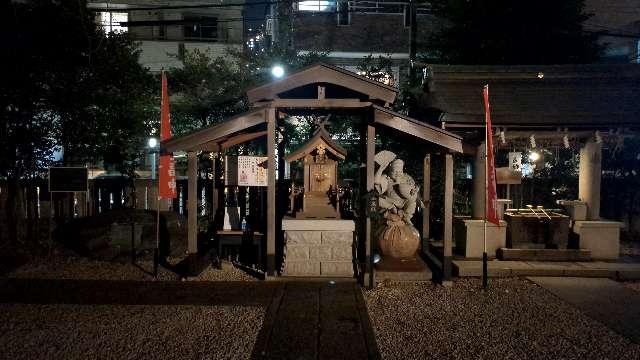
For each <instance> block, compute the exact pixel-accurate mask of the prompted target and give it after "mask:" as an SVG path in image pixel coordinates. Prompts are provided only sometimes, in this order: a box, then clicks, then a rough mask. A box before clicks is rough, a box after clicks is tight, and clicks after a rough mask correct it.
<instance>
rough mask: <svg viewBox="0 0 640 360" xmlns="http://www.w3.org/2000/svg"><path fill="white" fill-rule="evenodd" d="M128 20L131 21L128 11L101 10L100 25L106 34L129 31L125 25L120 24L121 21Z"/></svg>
mask: <svg viewBox="0 0 640 360" xmlns="http://www.w3.org/2000/svg"><path fill="white" fill-rule="evenodd" d="M127 21H129V14H128V13H119V12H106V11H103V12H100V26H101V27H102V30H104V32H105V33H106V34H109V33H111V32H114V33H115V32H127V28H126V27H125V26H120V23H123V22H127Z"/></svg>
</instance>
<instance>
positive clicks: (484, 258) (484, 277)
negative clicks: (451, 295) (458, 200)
mask: <svg viewBox="0 0 640 360" xmlns="http://www.w3.org/2000/svg"><path fill="white" fill-rule="evenodd" d="M484 89H485V91H486V92H487V94H488V92H489V85H488V84H487V85H485V86H484ZM486 111H487V110H486V109H485V112H486ZM487 127H488V123H487V118H486V114H485V119H484V222H483V223H484V226H483V231H482V234H483V236H482V238H483V241H482V288H483V289H486V288H487V282H488V280H487V275H488V271H487V266H488V264H487V262H488V259H487V204H488V200H489V199H488V198H489V180H488V179H489V164H488V162H489V157H488V156H489V152H488V149H489V145H488V144H489V142H488V135H487V134H488V133H489V129H488V128H487Z"/></svg>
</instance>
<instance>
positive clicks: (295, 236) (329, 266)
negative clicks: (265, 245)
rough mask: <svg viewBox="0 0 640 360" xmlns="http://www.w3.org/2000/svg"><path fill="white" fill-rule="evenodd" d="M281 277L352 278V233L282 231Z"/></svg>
mask: <svg viewBox="0 0 640 360" xmlns="http://www.w3.org/2000/svg"><path fill="white" fill-rule="evenodd" d="M285 241H286V246H285V262H284V275H290V276H349V277H351V276H353V232H352V231H321V230H287V231H285Z"/></svg>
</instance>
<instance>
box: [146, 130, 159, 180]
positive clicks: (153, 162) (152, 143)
mask: <svg viewBox="0 0 640 360" xmlns="http://www.w3.org/2000/svg"><path fill="white" fill-rule="evenodd" d="M147 145H149V149H150V150H149V151H150V152H151V179H152V180H155V179H156V148H157V146H158V140H157V139H156V138H153V137H152V138H149V141H148V142H147Z"/></svg>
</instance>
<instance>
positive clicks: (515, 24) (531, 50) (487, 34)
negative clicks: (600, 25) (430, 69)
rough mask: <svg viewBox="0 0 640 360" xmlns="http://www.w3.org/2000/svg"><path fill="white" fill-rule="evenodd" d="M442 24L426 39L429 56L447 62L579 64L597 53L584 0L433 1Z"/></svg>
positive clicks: (594, 36) (594, 35)
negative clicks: (585, 24)
mask: <svg viewBox="0 0 640 360" xmlns="http://www.w3.org/2000/svg"><path fill="white" fill-rule="evenodd" d="M432 5H433V9H434V12H435V15H436V16H438V17H440V18H442V19H445V20H446V22H447V23H448V24H447V25H445V27H444V28H443V29H442V30H441V31H439V32H437V33H436V34H435V35H434V36H433V37H432V38H431V39H430V41H429V44H430V45H429V47H428V49H427V50H428V52H429V54H430V55H429V57H430V58H431V59H432V60H434V61H440V62H443V63H451V64H507V65H511V64H521V65H526V64H576V63H577V64H582V63H590V62H593V61H594V60H596V59H597V58H598V56H599V53H600V51H601V48H600V47H599V46H598V45H597V43H596V34H592V33H586V32H585V31H584V29H583V25H582V24H583V22H584V21H585V20H587V19H588V18H589V17H590V15H589V14H586V13H585V4H584V0H565V1H554V0H539V1H534V2H531V1H514V0H435V1H433V2H432Z"/></svg>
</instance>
